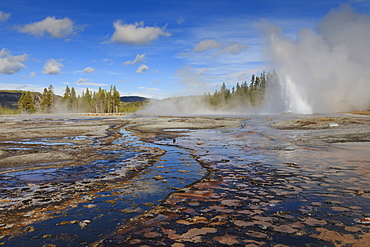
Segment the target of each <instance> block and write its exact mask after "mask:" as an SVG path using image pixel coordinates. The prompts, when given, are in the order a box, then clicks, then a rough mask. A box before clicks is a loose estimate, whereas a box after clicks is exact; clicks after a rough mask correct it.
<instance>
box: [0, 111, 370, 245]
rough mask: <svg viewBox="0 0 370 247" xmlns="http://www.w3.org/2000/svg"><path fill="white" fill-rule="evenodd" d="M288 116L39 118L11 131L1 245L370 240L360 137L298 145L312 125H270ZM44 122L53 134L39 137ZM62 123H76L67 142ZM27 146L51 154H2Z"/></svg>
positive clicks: (369, 193) (367, 176)
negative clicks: (21, 158)
mask: <svg viewBox="0 0 370 247" xmlns="http://www.w3.org/2000/svg"><path fill="white" fill-rule="evenodd" d="M294 117H295V116H249V117H248V118H224V117H217V118H216V117H207V118H191V117H186V118H184V117H171V118H168V117H167V118H151V117H137V118H114V119H113V118H112V119H110V118H101V119H84V120H81V119H78V120H70V119H62V120H61V119H58V120H55V119H52V120H42V121H41V120H37V121H38V122H39V123H38V126H37V124H36V125H35V126H33V127H32V126H31V125H30V126H28V127H25V129H28V130H27V131H29V132H28V133H29V137H27V138H25V137H24V136H25V135H23V137H22V138H20V137H19V138H14V137H12V135H10V134H8V135H6V134H4V133H13V132H14V131H12V129H11V128H9V131H8V132H6V131H3V133H2V136H3V137H5V138H8V139H4V140H3V142H2V143H1V144H0V145H1V149H0V151H1V155H2V156H1V159H0V161H1V160H2V161H3V163H2V164H3V165H0V171H1V173H0V176H1V180H0V181H1V182H0V183H1V187H0V190H1V191H0V216H1V218H0V235H1V236H0V244H2V245H5V246H26V245H33V246H86V245H89V244H90V245H92V246H205V245H207V246H229V245H235V246H301V245H307V244H308V245H309V246H356V245H358V246H366V245H369V244H370V227H369V224H367V220H366V219H368V217H369V216H370V215H369V212H370V206H369V205H370V172H369V168H368V164H369V162H370V160H369V156H368V155H367V153H368V151H367V150H369V147H370V146H369V144H368V143H366V142H362V143H354V144H348V143H344V144H330V143H329V144H328V143H327V142H325V141H320V140H315V141H314V142H313V141H309V142H305V141H302V139H301V136H307V137H309V136H310V135H312V136H314V135H317V134H318V135H320V133H319V132H316V130H312V129H310V130H306V129H294V128H292V129H285V130H276V129H273V128H271V127H270V125H271V124H272V123H275V124H276V123H277V122H276V121H277V120H280V121H279V122H284V121H285V123H286V121H291V118H294ZM345 117H346V116H345ZM363 120H364V119H363ZM22 121H23V120H22ZM32 121H33V122H35V121H36V120H34V119H32V120H28V122H32ZM43 121H45V122H48V121H49V125H50V121H51V122H54V123H56V126H63V128H62V129H61V130H60V132H61V134H60V135H59V134H57V131H54V132H55V133H54V135H53V136H52V137H47V136H45V135H48V134H50V133H51V132H48V131H45V132H44V135H41V134H40V133H43V131H42V128H43V127H42V126H47V127H46V130H47V129H48V128H50V126H48V125H47V124H44V123H43ZM207 121H208V122H209V125H207V124H206V123H207ZM310 121H311V120H310ZM343 121H344V120H343ZM338 122H339V121H338ZM21 123H22V124H24V123H23V122H21ZM65 123H68V124H65ZM12 124H14V122H11V121H9V122H6V125H8V126H12ZM356 124H357V123H356ZM366 124H367V120H366V119H365V121H363V122H362V124H361V126H357V127H360V128H363V127H366ZM65 125H68V126H69V125H70V126H74V128H73V129H74V130H76V131H75V132H73V133H71V132H72V131H71V130H72V129H69V132H70V134H69V135H67V136H68V138H66V134H65V133H66V132H64V133H62V132H63V131H65V127H64V126H65ZM84 125H86V126H87V128H85V129H84V128H83V126H84ZM17 126H18V125H17V124H15V125H14V126H13V127H15V128H20V127H19V126H18V127H17ZM21 126H23V127H24V126H25V125H21ZM94 126H95V127H94ZM98 126H99V128H98ZM23 127H22V128H23ZM152 127H153V128H152ZM347 127H349V126H347ZM357 127H356V126H352V127H351V128H357ZM32 128H33V129H34V130H36V131H37V132H38V135H36V134H34V133H33V132H32V131H31V130H30V129H32ZM69 128H70V127H69ZM88 128H91V129H95V132H94V133H95V134H94V135H92V136H88ZM77 129H78V131H77ZM132 131H134V132H132ZM307 131H314V133H311V134H309V133H308V132H307ZM317 131H321V129H317ZM25 133H26V132H25ZM332 134H333V135H335V133H333V132H332ZM36 136H37V137H36ZM45 138H46V139H45ZM69 150H74V151H69ZM76 150H79V151H76ZM22 152H23V153H22ZM32 152H34V153H36V154H37V153H39V154H41V153H44V154H46V155H49V156H51V157H52V154H55V156H56V157H59V158H55V159H52V160H51V161H50V162H49V161H48V159H47V158H45V157H44V156H42V155H39V156H37V155H36V157H35V159H34V160H30V162H28V163H27V162H26V163H23V162H18V163H16V162H15V163H9V162H8V161H9V160H8V161H7V160H6V158H8V157H14V159H13V161H15V160H16V159H15V158H16V157H17V155H18V156H21V155H23V154H32ZM77 152H79V153H80V155H81V156H76V153H77ZM61 153H65V156H61V155H62V154H61ZM49 156H46V157H49ZM4 159H5V161H7V162H5V161H4ZM40 160H41V161H42V162H39V161H40ZM364 222H365V223H364ZM112 232H113V233H112Z"/></svg>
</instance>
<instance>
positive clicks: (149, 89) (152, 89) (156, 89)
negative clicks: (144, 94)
mask: <svg viewBox="0 0 370 247" xmlns="http://www.w3.org/2000/svg"><path fill="white" fill-rule="evenodd" d="M138 88H139V89H144V90H147V91H161V90H160V89H158V88H150V87H138Z"/></svg>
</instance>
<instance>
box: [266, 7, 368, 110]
mask: <svg viewBox="0 0 370 247" xmlns="http://www.w3.org/2000/svg"><path fill="white" fill-rule="evenodd" d="M264 28H265V30H266V31H267V32H266V34H267V42H268V52H269V55H270V56H271V60H272V62H273V64H274V66H275V68H276V71H277V73H278V75H279V83H278V85H277V86H276V85H275V87H274V88H273V90H271V91H270V95H269V96H273V97H272V100H273V102H270V104H269V105H270V106H272V105H273V106H274V107H270V109H272V110H274V111H291V112H295V113H304V114H306V113H314V112H337V111H351V110H367V109H369V108H370V67H369V65H370V48H369V45H370V17H369V16H367V15H364V14H359V13H356V12H355V11H354V9H353V8H352V7H351V6H349V5H341V6H340V8H338V9H333V10H331V11H330V12H329V13H328V14H327V15H326V16H325V17H324V18H323V19H322V21H321V23H319V24H318V25H317V28H316V29H315V30H312V29H303V30H301V31H300V32H298V34H297V37H296V40H292V39H291V38H289V37H287V36H285V35H284V34H283V33H282V30H281V28H279V27H277V26H272V25H270V24H269V25H264ZM273 108H274V109H273Z"/></svg>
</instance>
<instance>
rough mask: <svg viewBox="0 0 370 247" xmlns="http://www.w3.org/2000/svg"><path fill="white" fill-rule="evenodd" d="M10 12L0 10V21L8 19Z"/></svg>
mask: <svg viewBox="0 0 370 247" xmlns="http://www.w3.org/2000/svg"><path fill="white" fill-rule="evenodd" d="M10 15H11V14H10V13H5V12H3V11H1V10H0V22H5V21H7V20H8V19H9V17H10Z"/></svg>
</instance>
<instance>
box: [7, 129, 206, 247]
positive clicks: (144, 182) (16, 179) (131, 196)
mask: <svg viewBox="0 0 370 247" xmlns="http://www.w3.org/2000/svg"><path fill="white" fill-rule="evenodd" d="M121 134H122V137H120V138H118V139H117V140H115V142H114V144H115V145H123V146H125V147H126V148H124V149H122V150H121V151H114V152H116V153H117V152H118V153H119V155H120V158H118V159H115V160H98V161H95V162H93V163H91V164H87V165H83V166H75V167H65V168H51V169H38V170H34V171H30V170H25V171H19V172H12V173H5V174H1V175H0V179H1V181H2V187H1V192H0V196H1V198H8V199H9V200H11V201H12V202H14V201H16V200H17V199H20V198H19V197H22V198H23V199H22V200H24V199H25V198H29V199H30V200H33V201H34V200H35V199H36V200H37V199H38V200H40V203H43V202H45V203H53V200H55V201H57V200H58V199H60V197H62V198H68V197H71V196H72V195H73V194H75V193H80V197H82V198H83V199H84V200H83V201H82V202H80V201H78V200H77V203H73V204H71V205H69V206H68V207H66V208H65V209H63V210H50V211H46V212H43V213H44V214H47V215H48V217H47V219H46V220H44V219H41V221H39V222H36V223H33V224H31V225H28V226H27V228H26V230H25V231H26V233H24V232H23V233H21V234H19V235H18V236H11V237H5V238H3V239H1V240H0V242H2V243H3V244H5V246H43V245H44V244H54V245H56V246H86V245H87V244H89V243H93V242H95V241H97V240H99V239H100V238H101V237H102V236H104V235H105V234H108V233H111V232H112V231H113V230H115V229H116V228H117V227H118V226H119V225H121V224H123V223H124V222H127V221H129V220H130V219H131V218H133V217H135V216H138V215H140V214H143V213H144V212H145V211H147V210H148V209H150V208H151V207H152V206H154V205H157V204H159V203H161V201H162V200H163V199H164V198H165V197H166V196H167V195H168V194H169V193H171V192H172V191H175V190H177V189H179V188H183V187H184V186H186V185H189V184H191V183H193V182H195V181H196V180H198V179H200V178H202V177H203V175H204V174H205V172H206V170H205V169H204V168H202V167H201V166H200V164H199V163H198V162H197V161H195V160H194V159H193V158H192V157H191V156H190V151H189V150H187V149H183V148H179V147H177V146H175V145H160V144H152V143H146V142H145V143H144V142H142V141H140V140H139V139H138V137H136V136H135V135H132V133H130V132H129V131H126V130H125V129H124V128H122V129H121ZM43 142H46V140H43ZM97 145H98V144H97ZM135 146H140V147H149V148H160V149H162V150H164V151H165V153H164V154H163V155H160V156H159V157H158V159H157V160H156V162H154V163H153V164H152V165H151V166H149V167H146V168H145V169H143V170H141V171H138V174H137V175H135V176H133V177H132V178H131V179H129V180H128V181H126V180H125V178H124V174H125V173H126V172H127V171H129V170H130V169H131V168H134V167H136V166H137V165H138V164H143V163H145V162H146V161H145V160H140V161H137V160H136V158H137V156H138V155H139V154H138V153H137V152H136V151H135V150H134V149H133V148H132V147H135ZM105 152H107V151H105ZM112 152H113V151H112ZM1 206H2V207H3V209H4V207H6V205H5V203H2V205H1ZM0 235H1V233H0Z"/></svg>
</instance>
